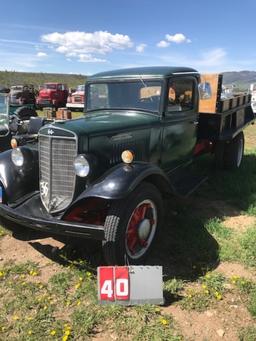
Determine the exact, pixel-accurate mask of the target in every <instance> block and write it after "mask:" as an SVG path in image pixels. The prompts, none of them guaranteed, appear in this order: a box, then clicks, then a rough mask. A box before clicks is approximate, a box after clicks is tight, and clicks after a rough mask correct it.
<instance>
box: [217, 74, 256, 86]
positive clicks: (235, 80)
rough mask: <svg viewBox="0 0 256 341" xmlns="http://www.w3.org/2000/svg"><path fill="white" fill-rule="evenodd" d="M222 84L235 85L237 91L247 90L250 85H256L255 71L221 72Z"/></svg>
mask: <svg viewBox="0 0 256 341" xmlns="http://www.w3.org/2000/svg"><path fill="white" fill-rule="evenodd" d="M223 83H224V84H235V85H236V87H237V88H238V89H239V90H248V88H249V86H250V84H251V83H256V71H238V72H235V71H231V72H223Z"/></svg>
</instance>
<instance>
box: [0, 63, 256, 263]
mask: <svg viewBox="0 0 256 341" xmlns="http://www.w3.org/2000/svg"><path fill="white" fill-rule="evenodd" d="M200 79H201V78H200V74H199V73H198V72H197V71H196V70H194V69H191V68H187V67H147V68H134V69H123V70H116V71H112V72H105V73H99V74H96V75H94V76H92V77H90V78H89V79H88V80H87V83H86V87H85V91H86V94H87V95H86V103H85V115H84V117H82V118H79V119H74V120H70V121H65V122H58V123H57V122H56V123H54V124H50V125H46V126H44V127H42V128H41V129H40V131H39V137H38V144H37V143H35V142H32V143H28V144H26V145H25V146H21V147H18V148H15V149H13V150H12V151H6V152H4V153H1V154H0V183H1V187H0V188H1V192H2V195H1V201H2V203H1V204H0V215H1V216H2V217H3V218H5V219H7V220H11V221H14V222H16V223H18V224H20V225H23V226H25V227H27V228H28V227H30V228H33V229H38V230H42V231H47V232H48V233H50V234H52V235H53V236H54V235H58V234H59V235H68V236H73V237H76V238H92V239H97V240H101V241H102V248H103V253H104V256H105V260H106V263H107V264H125V263H129V264H141V263H143V261H144V259H145V257H146V256H147V254H148V253H149V252H150V250H151V249H152V247H153V242H154V239H155V236H156V234H157V232H158V230H159V229H160V228H161V224H162V221H163V198H164V197H165V196H167V195H188V194H189V193H191V192H192V191H193V189H195V188H196V187H197V186H198V185H199V184H200V183H201V182H202V181H203V180H204V178H202V177H201V176H198V177H195V176H191V177H190V176H189V172H184V170H186V169H187V167H188V165H189V164H190V163H191V161H193V160H194V159H196V158H197V157H198V156H199V155H201V154H203V153H212V154H213V155H214V156H215V160H216V165H217V166H218V167H223V168H230V169H232V168H237V167H239V166H240V164H241V162H242V157H243V151H244V135H243V129H244V128H245V127H246V126H247V125H248V124H250V123H252V122H253V121H254V119H255V115H254V114H253V112H252V109H251V106H250V97H249V96H248V95H244V96H237V97H234V98H233V99H228V100H226V101H222V100H221V97H220V96H221V94H220V89H221V78H220V77H218V78H217V81H216V82H215V85H214V86H212V84H211V82H210V81H207V80H206V81H204V82H201V83H200ZM200 98H201V99H200ZM204 103H206V104H207V105H206V106H204ZM199 105H200V107H201V108H202V111H204V112H199ZM204 107H205V108H204ZM212 107H214V109H212ZM184 174H186V176H185V177H184Z"/></svg>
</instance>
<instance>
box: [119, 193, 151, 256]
mask: <svg viewBox="0 0 256 341" xmlns="http://www.w3.org/2000/svg"><path fill="white" fill-rule="evenodd" d="M156 226H157V209H156V206H155V204H154V203H153V202H152V201H151V200H144V201H142V202H141V203H139V204H138V205H137V207H136V208H135V209H134V210H133V212H132V214H131V216H130V219H129V221H128V225H127V228H126V235H125V248H126V252H127V254H128V255H129V257H130V258H133V259H138V258H139V257H141V256H143V254H144V253H145V252H146V251H147V250H148V248H149V246H150V245H151V243H152V241H153V238H154V236H155V232H156Z"/></svg>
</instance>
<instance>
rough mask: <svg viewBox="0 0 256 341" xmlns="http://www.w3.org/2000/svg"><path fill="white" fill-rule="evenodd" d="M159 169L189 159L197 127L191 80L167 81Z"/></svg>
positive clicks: (194, 86) (194, 89)
mask: <svg viewBox="0 0 256 341" xmlns="http://www.w3.org/2000/svg"><path fill="white" fill-rule="evenodd" d="M163 124H164V127H163V143H162V158H161V161H162V166H163V168H164V169H165V171H167V172H168V171H171V170H172V169H174V168H176V167H178V166H181V165H182V164H184V163H185V162H187V161H189V160H190V159H192V156H193V149H194V147H195V144H196V135H197V124H198V87H197V79H196V78H195V77H192V76H180V77H177V78H171V79H170V80H169V82H168V88H167V103H166V108H165V115H164V119H163Z"/></svg>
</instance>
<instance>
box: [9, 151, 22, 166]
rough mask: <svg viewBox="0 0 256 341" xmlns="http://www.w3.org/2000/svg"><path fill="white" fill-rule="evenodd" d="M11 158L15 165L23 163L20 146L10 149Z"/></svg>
mask: <svg viewBox="0 0 256 341" xmlns="http://www.w3.org/2000/svg"><path fill="white" fill-rule="evenodd" d="M11 158H12V162H13V163H14V164H15V166H18V167H21V166H22V165H23V163H24V156H23V154H22V151H21V150H20V148H15V149H13V150H12V154H11Z"/></svg>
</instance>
